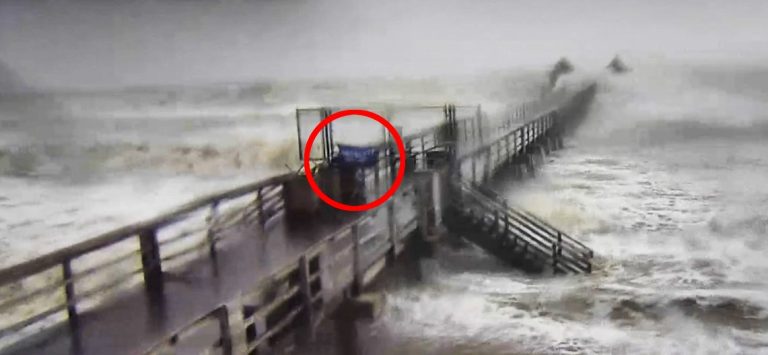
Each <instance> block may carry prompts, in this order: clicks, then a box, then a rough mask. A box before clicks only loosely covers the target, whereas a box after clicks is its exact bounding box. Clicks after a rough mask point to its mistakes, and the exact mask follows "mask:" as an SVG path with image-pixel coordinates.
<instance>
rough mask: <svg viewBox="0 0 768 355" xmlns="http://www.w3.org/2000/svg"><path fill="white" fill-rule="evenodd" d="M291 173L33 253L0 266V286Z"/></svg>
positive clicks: (162, 224) (272, 183)
mask: <svg viewBox="0 0 768 355" xmlns="http://www.w3.org/2000/svg"><path fill="white" fill-rule="evenodd" d="M292 175H294V174H293V173H288V174H282V175H277V176H273V177H270V178H268V179H266V180H261V181H259V182H255V183H251V184H246V185H243V186H239V187H236V188H233V189H230V190H227V191H224V192H219V193H214V194H210V195H207V196H203V197H199V198H196V199H193V200H192V201H190V202H187V203H185V204H183V205H181V206H179V207H176V208H174V209H172V210H170V211H168V212H165V213H163V214H160V215H159V216H157V217H154V218H150V219H148V220H145V221H142V222H138V223H134V224H130V225H127V226H123V227H120V228H118V229H114V230H112V231H109V232H106V233H103V234H100V235H98V236H96V237H94V238H91V239H88V240H85V241H83V242H80V243H77V244H73V245H70V246H67V247H64V248H61V249H58V250H55V251H53V252H50V253H47V254H44V255H41V256H38V257H35V258H33V259H30V260H27V261H24V262H21V263H18V264H16V265H13V266H10V267H7V268H4V269H2V270H0V286H2V285H5V284H8V283H10V282H13V281H15V280H16V279H18V278H20V277H24V276H25V275H28V274H35V273H38V272H41V271H45V270H47V269H49V268H51V267H55V266H57V265H59V264H61V263H63V262H64V261H66V260H68V259H72V258H75V257H78V256H80V255H83V254H87V253H89V252H92V251H94V250H97V249H101V248H103V247H105V246H108V245H111V244H115V243H117V242H120V241H122V240H125V239H128V238H131V237H133V236H135V235H136V234H140V233H141V232H144V231H146V230H150V229H157V228H161V227H164V226H166V225H168V224H171V223H173V222H174V221H175V220H177V219H179V218H180V217H182V216H183V215H184V214H186V213H189V212H192V211H195V210H198V209H200V208H202V207H207V206H209V205H211V204H213V203H216V202H221V201H225V200H231V199H233V198H237V197H241V196H243V195H246V194H249V193H252V192H255V191H257V190H258V189H259V188H264V187H268V186H271V185H275V184H277V183H282V182H284V181H287V180H288V178H290V177H291V176H292Z"/></svg>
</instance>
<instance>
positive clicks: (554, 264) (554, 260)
mask: <svg viewBox="0 0 768 355" xmlns="http://www.w3.org/2000/svg"><path fill="white" fill-rule="evenodd" d="M552 272H553V273H557V244H554V243H553V244H552Z"/></svg>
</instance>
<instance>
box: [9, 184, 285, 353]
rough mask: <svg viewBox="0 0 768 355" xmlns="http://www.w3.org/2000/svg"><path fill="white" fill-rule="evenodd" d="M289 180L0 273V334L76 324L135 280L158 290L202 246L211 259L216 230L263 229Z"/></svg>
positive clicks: (210, 200)
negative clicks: (64, 321)
mask: <svg viewBox="0 0 768 355" xmlns="http://www.w3.org/2000/svg"><path fill="white" fill-rule="evenodd" d="M289 177H290V176H289V175H279V176H275V177H272V178H269V179H265V180H263V181H260V182H258V183H254V184H249V185H245V186H241V187H238V188H235V189H231V190H228V191H225V192H221V193H217V194H213V195H210V196H206V197H202V198H199V199H196V200H194V201H192V202H190V203H187V204H185V205H183V206H180V207H178V208H176V209H174V210H172V211H170V212H167V213H164V214H162V215H160V216H157V217H155V218H152V219H150V220H147V221H144V222H140V223H136V224H132V225H129V226H125V227H122V228H119V229H116V230H113V231H111V232H107V233H104V234H102V235H99V236H97V237H95V238H92V239H88V240H86V241H84V242H80V243H76V244H73V245H71V246H68V247H65V248H62V249H59V250H56V251H54V252H51V253H48V254H45V255H42V256H40V257H37V258H34V259H32V260H29V261H26V262H22V263H19V264H17V265H13V266H11V267H8V268H5V269H2V270H0V290H2V291H3V292H2V293H0V297H1V298H0V314H2V315H3V317H2V320H3V322H1V323H0V327H1V328H0V338H4V337H6V336H8V335H10V334H13V333H17V332H20V331H21V330H23V329H24V328H27V327H29V326H30V325H33V324H37V325H49V324H53V323H55V322H56V321H58V320H62V319H67V320H68V321H69V322H70V324H71V325H72V326H75V327H76V326H77V321H78V315H79V314H80V312H82V311H84V310H87V309H90V308H92V307H94V306H95V305H96V304H98V303H99V302H100V301H101V300H103V299H104V298H108V295H109V294H110V293H114V292H116V291H119V290H121V289H126V288H130V287H133V286H135V285H136V284H140V283H143V284H144V287H145V288H146V290H147V292H149V293H157V292H161V291H162V287H163V286H162V285H163V273H164V271H167V270H169V269H172V268H174V267H179V266H180V265H183V264H184V262H186V261H188V260H189V259H190V258H194V257H197V256H198V254H199V252H201V251H203V252H207V253H208V254H209V255H210V257H215V252H216V243H217V241H218V240H219V238H220V237H221V235H222V234H221V233H218V231H220V230H222V229H224V228H227V227H228V226H231V225H234V224H239V223H246V224H256V225H259V226H260V227H261V228H265V227H267V225H268V223H269V221H270V219H271V218H272V217H274V216H276V215H278V214H280V213H281V212H282V210H283V206H284V201H283V199H282V194H281V190H282V184H283V182H284V181H286V180H287V179H288V178H289ZM182 222H183V223H182ZM137 264H138V265H139V266H136V265H137ZM46 319H48V320H49V321H47V322H46ZM38 330H39V329H38V328H35V329H33V331H38ZM22 333H23V332H22Z"/></svg>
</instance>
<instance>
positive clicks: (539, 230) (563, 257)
mask: <svg viewBox="0 0 768 355" xmlns="http://www.w3.org/2000/svg"><path fill="white" fill-rule="evenodd" d="M453 185H454V188H457V187H458V188H459V191H460V195H462V194H466V197H469V198H471V199H472V200H474V201H475V202H476V203H478V204H479V205H480V206H482V207H483V210H487V211H484V212H481V213H482V214H483V215H491V216H493V218H494V219H495V221H496V222H494V223H498V222H499V220H500V218H501V219H503V221H504V228H505V230H508V229H511V230H515V231H517V232H514V233H515V235H516V236H517V237H518V238H522V240H523V241H525V242H526V244H529V245H532V246H534V247H535V248H536V250H537V251H538V252H540V253H547V254H548V250H549V249H550V248H551V249H552V250H553V251H554V252H556V257H555V256H554V255H550V256H551V257H552V258H553V259H556V260H555V261H556V262H555V264H556V265H557V264H563V267H565V268H567V269H570V270H571V271H576V272H580V271H583V270H590V269H591V265H590V263H589V262H588V261H587V260H585V258H591V257H592V256H593V253H592V251H591V250H590V249H589V248H583V247H581V243H578V242H577V241H575V240H573V239H572V238H570V237H568V238H570V239H565V238H564V237H563V235H562V234H560V232H559V231H558V230H557V229H555V228H554V227H551V226H549V225H547V227H548V228H545V227H543V226H541V225H539V224H538V223H536V222H534V221H532V220H529V219H527V218H525V216H524V215H522V214H519V213H517V211H515V210H514V209H513V208H510V207H509V206H507V205H506V204H503V203H501V202H499V201H497V200H495V199H493V198H490V197H489V196H486V195H485V194H483V193H481V192H480V191H478V190H477V189H475V188H473V187H472V186H471V185H468V184H467V183H464V182H461V183H456V182H454V183H453ZM466 197H464V198H466ZM456 198H457V199H458V198H459V197H458V196H457V197H456ZM494 225H495V224H494ZM564 246H565V248H563V247H564ZM573 249H576V250H573Z"/></svg>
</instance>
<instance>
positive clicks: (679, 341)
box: [0, 69, 768, 354]
mask: <svg viewBox="0 0 768 355" xmlns="http://www.w3.org/2000/svg"><path fill="white" fill-rule="evenodd" d="M765 73H766V72H759V71H752V72H750V71H745V70H741V69H739V70H733V71H729V70H722V69H718V70H717V71H714V70H707V69H701V70H680V69H674V70H673V69H654V70H642V69H641V70H637V71H635V72H632V73H630V74H628V75H626V76H623V77H604V78H601V79H600V83H601V84H600V85H601V89H600V92H599V93H598V95H597V101H596V103H595V105H594V107H593V112H592V113H591V114H590V116H589V118H588V119H587V121H586V123H585V124H584V125H583V126H582V127H581V128H580V129H579V131H578V134H577V135H576V136H575V137H572V138H571V139H570V140H569V141H567V145H568V146H567V148H566V149H565V150H561V151H558V152H556V153H554V154H553V155H550V156H549V157H548V158H547V163H546V164H545V165H544V166H542V167H541V169H540V170H539V171H538V176H537V177H536V179H532V180H527V181H524V182H512V181H510V182H509V183H507V184H505V185H504V186H502V188H503V190H504V191H503V192H504V194H505V195H506V197H507V198H508V199H510V200H512V201H514V202H515V204H517V205H522V206H525V207H527V208H528V209H529V210H531V211H532V212H534V213H536V214H539V215H540V216H542V217H544V218H545V219H547V220H549V221H550V222H552V223H553V224H555V225H557V226H559V227H560V228H562V229H563V230H565V231H567V232H568V233H569V234H571V235H573V236H575V237H577V238H579V239H580V240H582V241H583V242H585V243H586V244H588V245H590V246H591V247H592V248H593V249H594V250H595V253H596V255H597V256H598V257H597V261H596V266H595V271H594V273H593V274H591V275H586V276H563V277H550V276H537V277H532V276H530V275H525V274H521V273H518V272H515V271H514V270H510V269H508V268H507V267H505V266H504V265H501V264H499V263H498V262H497V261H496V260H494V259H493V258H492V257H490V256H488V255H486V254H484V253H483V252H482V251H480V250H477V249H474V248H466V249H460V250H452V249H445V250H442V251H441V255H440V257H439V259H438V266H437V267H436V268H434V269H433V270H432V271H431V274H430V275H429V277H428V280H427V281H426V282H424V283H422V284H419V285H407V286H399V287H395V286H390V287H389V288H387V289H386V290H385V292H386V293H387V296H388V305H387V309H386V311H385V313H384V316H383V318H382V319H380V320H378V321H376V322H374V323H373V324H371V325H370V326H369V327H367V328H366V329H367V332H366V336H365V338H366V349H367V351H368V352H370V353H376V354H379V353H381V354H389V353H401V354H444V353H450V354H527V353H540V354H593V353H628V354H637V353H639V354H659V353H663V354H675V353H678V354H732V353H735V354H738V353H749V354H752V353H768V313H767V312H766V309H768V281H767V280H768V259H767V258H765V253H766V250H768V245H766V243H767V242H766V235H767V234H768V216H766V214H765V211H766V210H767V209H768V185H767V184H765V183H764V182H765V181H766V177H768V141H766V139H765V137H766V135H768V117H766V114H765V112H768V110H766V108H768V107H766V106H768V105H766V104H765V102H768V100H766V99H768V94H766V93H767V92H768V80H764V79H766V75H764V74H765ZM755 78H758V79H759V78H762V79H759V80H758V79H755ZM525 80H527V81H524V82H523V84H520V87H525V88H526V89H521V88H518V87H516V86H514V85H509V84H500V85H496V84H495V85H493V87H492V89H487V88H486V90H484V91H482V94H481V95H478V94H477V92H478V91H477V86H474V87H472V88H471V89H456V90H452V91H445V90H443V91H440V90H441V89H439V88H440V87H441V85H442V84H441V83H433V82H419V83H417V84H414V83H410V84H393V83H389V84H387V85H389V88H390V89H392V90H389V91H386V90H384V91H378V90H375V89H372V88H370V87H367V86H366V87H363V89H361V87H359V86H355V87H351V88H350V87H346V86H341V87H339V86H333V85H329V86H316V87H313V88H311V90H308V92H309V94H307V93H304V94H296V93H294V91H291V94H285V93H284V92H285V91H290V90H287V89H285V90H284V91H283V92H282V93H281V91H280V89H279V88H276V87H272V88H271V89H270V90H267V92H266V93H259V94H258V95H256V96H247V97H245V98H243V97H240V96H237V95H235V97H228V96H225V97H224V98H221V97H216V98H211V97H204V98H200V97H198V96H193V97H191V98H188V99H184V98H182V99H179V98H178V97H173V98H171V99H168V98H167V97H165V96H163V95H165V94H163V95H161V96H162V97H163V98H161V99H157V98H156V97H155V96H152V98H151V99H147V100H150V101H151V103H147V102H145V101H146V100H144V99H142V100H139V103H136V100H137V99H131V100H126V99H121V100H118V101H120V102H131V103H132V104H131V105H132V106H130V107H128V108H125V109H124V110H123V112H120V113H119V114H117V113H115V110H114V105H115V104H114V103H109V104H108V108H107V109H105V110H104V111H108V112H111V115H108V116H110V117H107V118H108V119H106V118H105V115H104V114H92V112H91V111H93V104H92V103H89V104H87V105H85V104H83V105H84V106H85V107H86V108H84V109H82V110H78V109H76V108H75V109H73V108H72V106H71V105H72V104H71V102H70V103H64V104H62V105H64V106H66V107H68V110H69V111H73V112H74V113H72V112H70V115H68V116H67V118H66V119H69V120H74V121H68V123H66V124H62V127H66V129H67V130H68V131H66V132H67V133H66V134H65V135H64V136H65V138H71V137H72V136H75V137H77V139H76V142H77V143H78V144H72V143H73V142H72V141H71V140H70V141H66V142H64V143H61V144H59V143H60V142H57V139H58V135H56V134H55V132H60V131H61V129H59V130H48V129H46V128H50V125H51V124H52V122H51V121H50V120H44V121H42V122H44V123H41V124H37V123H35V122H34V120H32V121H31V122H32V123H31V124H32V128H29V129H23V128H24V127H21V128H18V126H19V125H23V124H26V123H23V122H21V121H19V120H18V119H16V120H15V121H14V119H13V118H8V117H11V116H12V115H14V114H16V115H27V114H28V113H25V112H21V113H19V112H20V111H18V110H15V111H14V110H6V111H5V112H4V114H5V115H6V118H5V119H4V121H3V122H5V123H4V124H5V127H6V128H7V127H11V128H18V129H17V130H18V131H20V132H25V133H27V134H31V137H25V138H24V137H22V138H19V136H18V134H15V135H6V136H3V140H4V143H6V144H5V145H4V147H3V150H2V151H0V153H2V156H0V170H2V174H3V175H2V176H0V186H2V189H0V210H2V211H3V213H2V215H0V231H1V234H0V258H2V262H0V263H2V264H6V265H7V264H8V263H12V262H14V261H17V260H22V259H25V258H27V257H29V256H32V255H36V254H39V253H40V252H42V251H45V250H50V249H51V248H53V247H55V246H60V245H65V244H67V243H71V242H74V241H77V240H82V239H84V238H87V237H91V236H93V235H94V234H95V233H96V232H100V231H105V230H108V229H111V228H115V227H118V226H120V225H122V224H125V223H129V222H133V221H137V220H140V219H142V218H146V217H149V216H151V215H153V214H155V213H157V212H159V211H161V210H163V209H166V208H169V207H172V206H175V205H177V204H180V203H182V202H184V201H187V200H189V199H191V198H192V197H195V196H196V195H200V194H203V193H205V192H211V191H215V190H220V189H222V188H226V187H230V186H234V185H236V184H239V183H242V182H245V181H251V180H252V179H254V178H256V177H258V176H265V175H268V174H270V173H274V172H275V171H277V170H280V169H283V171H284V169H285V168H284V167H283V166H284V164H285V163H286V162H287V158H286V157H288V156H289V155H290V156H293V154H295V151H293V150H292V149H295V147H294V144H295V130H294V129H295V128H294V126H293V120H292V117H291V115H292V108H293V107H294V106H295V105H299V103H307V102H308V101H309V103H317V102H319V103H325V102H324V101H323V100H327V99H329V98H339V97H343V96H345V95H357V96H355V97H352V99H351V101H354V100H355V99H358V100H363V101H365V100H370V101H398V100H400V101H402V100H404V98H408V99H410V100H411V101H412V102H410V103H413V102H424V101H426V102H427V103H437V104H441V103H442V102H444V100H449V101H451V100H453V101H457V102H469V103H473V102H491V103H496V104H501V103H506V102H510V101H513V100H514V99H518V100H519V98H520V96H521V95H529V96H528V97H531V95H532V93H533V92H535V91H536V90H535V89H534V90H531V88H536V87H537V85H538V82H537V83H533V81H532V79H530V78H527V79H525ZM459 87H460V85H459ZM430 91H434V92H435V94H434V95H432V96H426V95H425V94H424V93H425V92H430ZM353 93H354V94H353ZM302 95H304V96H302ZM473 95H474V96H473ZM254 97H258V98H260V100H261V101H259V102H258V103H256V104H254V102H253V101H252V100H253V98H254ZM275 97H277V98H275ZM307 97H311V99H310V100H308V99H307ZM345 98H346V99H349V97H345ZM525 98H526V97H523V98H522V99H525ZM169 100H170V101H169ZM185 100H186V101H185ZM270 100H271V101H270ZM313 100H314V101H313ZM422 100H423V101H422ZM440 100H442V101H440ZM75 101H77V100H75ZM103 101H104V100H101V101H99V102H103ZM212 101H213V102H216V104H215V105H214V104H210V102H212ZM168 102H171V104H169V103H168ZM199 102H206V103H207V104H205V105H202V106H203V107H202V108H201V107H200V105H199ZM68 105H69V106H68ZM89 105H90V106H89ZM105 105H107V104H105ZM110 105H111V106H110ZM169 105H170V106H172V107H171V108H169V107H168V106H169ZM233 105H234V106H237V107H239V108H241V110H240V111H242V112H240V111H238V112H234V113H233V112H231V111H227V112H224V113H222V112H220V111H215V110H214V111H211V110H212V109H211V107H230V108H231V107H232V106H233ZM6 107H7V106H6ZM148 107H149V108H148ZM157 107H161V108H162V109H163V110H166V111H169V112H171V113H172V114H168V115H165V114H163V115H160V114H158V110H159V109H157ZM270 110H271V113H260V114H252V112H264V111H270ZM80 111H84V112H88V113H89V115H91V116H93V117H90V118H89V117H85V116H88V115H84V114H82V112H80ZM180 111H183V112H182V113H179V112H180ZM125 112H127V113H125ZM147 112H151V114H148V113H147ZM190 112H192V113H194V114H193V115H192V116H194V117H190V115H191V114H190ZM201 112H202V113H201ZM243 112H245V113H243ZM160 116H162V117H160ZM73 117H76V118H77V119H75V118H73ZM62 119H63V118H62ZM9 122H11V123H9ZM13 122H16V123H13ZM56 122H58V121H56ZM56 122H53V123H56ZM71 122H80V123H79V124H77V125H73V124H72V123H71ZM158 122H162V124H159V123H158ZM59 123H60V122H59ZM96 126H98V127H100V128H99V129H96V128H97V127H96ZM5 131H6V132H8V131H9V130H5ZM73 132H76V133H77V134H76V135H75V133H73ZM93 132H96V133H93ZM14 140H16V141H14ZM30 141H32V142H38V143H39V142H45V143H46V144H32V145H29V144H26V143H24V144H20V143H18V142H30ZM62 147H63V148H62ZM84 156H85V157H86V159H83V158H82V157H84ZM94 166H98V167H99V168H94ZM102 167H107V169H103V168H102ZM104 170H106V172H104ZM94 171H95V172H94ZM51 176H54V177H55V178H51Z"/></svg>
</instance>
